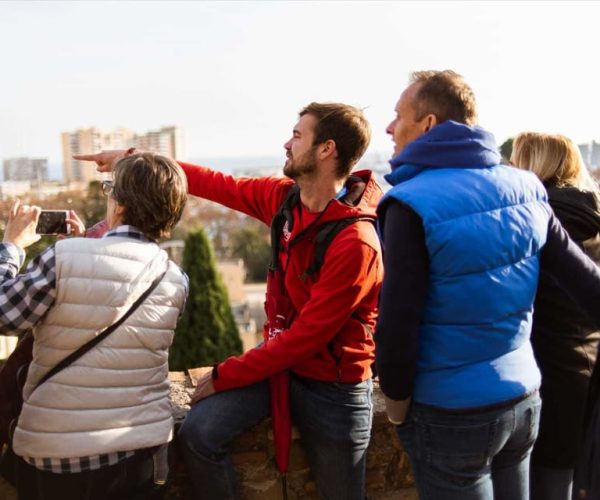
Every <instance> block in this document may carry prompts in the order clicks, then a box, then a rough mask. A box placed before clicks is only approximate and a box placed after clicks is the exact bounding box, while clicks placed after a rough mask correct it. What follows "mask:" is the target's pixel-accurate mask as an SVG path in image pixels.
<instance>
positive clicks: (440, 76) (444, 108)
mask: <svg viewBox="0 0 600 500" xmlns="http://www.w3.org/2000/svg"><path fill="white" fill-rule="evenodd" d="M410 82H411V84H417V85H418V87H417V90H416V93H415V95H414V98H413V107H414V109H415V113H416V119H417V120H421V119H422V118H424V117H425V116H427V115H429V114H432V115H435V116H436V117H437V120H438V123H443V122H445V121H448V120H454V121H455V122H459V123H464V124H466V125H470V126H473V125H476V124H477V106H476V103H475V94H473V90H472V89H471V87H470V86H469V85H468V84H467V82H466V81H465V79H464V78H463V77H462V76H461V75H459V74H458V73H456V72H454V71H452V70H449V69H446V70H443V71H415V72H413V73H411V75H410Z"/></svg>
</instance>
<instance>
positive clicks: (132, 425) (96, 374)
mask: <svg viewBox="0 0 600 500" xmlns="http://www.w3.org/2000/svg"><path fill="white" fill-rule="evenodd" d="M167 263H168V266H169V270H168V272H167V274H166V276H165V277H164V278H163V279H162V281H161V283H160V284H159V285H158V286H157V288H156V289H155V290H154V291H153V292H152V294H151V295H150V296H149V297H148V298H147V299H146V300H145V301H144V303H143V304H142V305H141V306H140V307H139V308H138V309H137V310H136V311H135V312H134V313H133V315H132V316H130V317H129V318H128V319H127V321H126V322H125V323H124V324H123V325H121V326H120V327H119V328H118V329H117V330H116V331H114V332H113V333H111V334H110V335H109V337H108V338H106V339H105V340H104V341H102V342H101V343H100V344H98V345H97V346H95V347H93V348H92V349H91V350H90V351H89V352H87V353H86V354H84V355H83V356H82V357H81V358H79V359H78V360H77V361H75V362H74V363H73V364H72V365H70V366H68V367H67V368H65V369H63V370H62V371H61V372H59V373H58V374H56V375H55V376H54V377H52V378H50V379H49V380H47V381H46V382H44V383H43V384H42V385H41V386H40V387H38V388H37V389H36V390H35V391H34V392H33V393H31V391H32V389H33V387H34V386H35V384H36V382H37V381H38V380H40V379H41V378H42V376H43V375H44V374H45V373H46V372H47V371H48V370H49V369H51V368H52V367H53V366H55V365H56V364H57V363H58V362H59V361H60V360H62V359H63V358H64V357H66V356H67V355H69V354H70V353H71V352H73V351H75V350H76V349H77V348H79V347H80V346H81V345H83V344H84V343H85V342H87V341H88V340H90V339H91V338H92V337H93V336H94V335H96V334H98V333H99V332H101V331H102V330H103V329H104V328H106V327H107V326H109V325H112V324H113V323H114V322H115V321H116V320H117V319H119V318H120V317H121V316H122V315H123V314H124V313H125V312H126V311H127V310H128V308H129V306H130V305H131V304H132V303H133V302H134V301H135V300H136V299H137V298H138V297H139V296H140V295H141V294H142V293H143V292H144V291H145V290H146V289H147V288H148V287H149V286H150V284H151V282H152V281H153V280H154V279H155V278H156V277H157V276H158V275H160V274H161V273H162V272H163V271H164V270H165V268H166V266H167ZM56 280H57V281H56V292H57V297H56V302H55V304H54V305H53V306H52V308H51V309H50V310H49V311H48V313H47V314H46V315H45V317H44V318H43V319H42V320H41V321H40V322H39V323H38V324H37V326H36V327H35V329H34V338H35V342H34V348H33V362H32V363H31V366H30V368H29V372H28V374H27V382H26V384H25V389H24V395H23V396H24V404H23V410H22V412H21V415H20V417H19V422H18V425H17V428H16V430H15V434H14V439H13V446H14V451H15V453H16V454H17V455H20V456H27V457H34V458H69V457H83V456H92V455H98V454H103V453H112V452H116V451H129V450H137V449H141V448H146V447H150V446H156V445H160V444H163V443H166V442H168V441H170V440H171V438H172V433H173V419H172V416H171V406H170V403H169V399H168V396H169V381H168V349H169V346H170V345H171V342H172V340H173V330H174V328H175V325H176V323H177V319H178V317H179V314H180V311H181V309H182V308H183V306H184V303H185V293H186V290H185V286H184V284H183V277H182V273H181V270H180V269H179V268H178V267H177V266H176V265H175V264H173V263H172V262H170V261H168V259H167V255H166V254H165V252H164V251H162V250H160V249H159V248H158V246H157V245H156V244H154V243H149V242H142V241H137V240H134V239H131V238H123V237H118V236H115V237H107V238H102V239H83V238H75V239H70V240H64V241H59V242H58V243H57V244H56Z"/></svg>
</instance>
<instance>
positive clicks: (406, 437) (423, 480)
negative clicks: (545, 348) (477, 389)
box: [396, 392, 541, 500]
mask: <svg viewBox="0 0 600 500" xmlns="http://www.w3.org/2000/svg"><path fill="white" fill-rule="evenodd" d="M540 409H541V400H540V397H539V394H538V393H537V392H536V393H534V394H532V395H530V396H528V397H527V398H525V399H523V400H521V401H519V402H517V403H515V404H512V405H509V406H507V407H502V408H499V409H493V410H488V411H481V412H478V411H473V412H468V413H458V412H456V413H452V412H448V411H444V410H437V409H434V408H431V407H427V406H424V405H420V404H418V403H414V404H413V405H412V407H411V409H410V411H409V415H408V418H407V421H406V422H405V423H404V424H402V425H400V426H398V427H397V428H396V429H397V432H398V436H399V437H400V440H401V442H402V444H403V446H404V448H405V450H406V452H407V453H408V456H409V458H410V462H411V465H412V467H413V473H414V476H415V480H416V482H417V489H418V491H419V498H420V499H421V500H429V499H433V500H475V499H477V500H488V499H489V500H492V499H495V500H527V499H528V498H529V458H530V455H531V449H532V448H533V443H534V442H535V439H536V437H537V432H538V427H539V418H540Z"/></svg>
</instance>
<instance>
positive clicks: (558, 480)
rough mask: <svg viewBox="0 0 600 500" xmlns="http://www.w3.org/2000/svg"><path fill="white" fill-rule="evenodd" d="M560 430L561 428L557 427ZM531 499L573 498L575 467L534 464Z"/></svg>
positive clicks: (568, 499)
mask: <svg viewBox="0 0 600 500" xmlns="http://www.w3.org/2000/svg"><path fill="white" fill-rule="evenodd" d="M557 431H558V432H560V430H559V429H557ZM529 481H530V491H531V500H571V499H572V498H573V469H552V468H550V467H542V466H540V465H532V466H531V470H530V474H529Z"/></svg>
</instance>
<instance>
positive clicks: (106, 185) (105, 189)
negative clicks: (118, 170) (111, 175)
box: [101, 181, 115, 196]
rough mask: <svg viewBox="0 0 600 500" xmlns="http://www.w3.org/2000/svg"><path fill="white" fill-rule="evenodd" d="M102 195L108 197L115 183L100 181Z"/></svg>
mask: <svg viewBox="0 0 600 500" xmlns="http://www.w3.org/2000/svg"><path fill="white" fill-rule="evenodd" d="M101 186H102V194H103V195H104V196H110V195H111V194H112V192H113V189H114V188H115V183H114V182H113V181H102V183H101Z"/></svg>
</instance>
